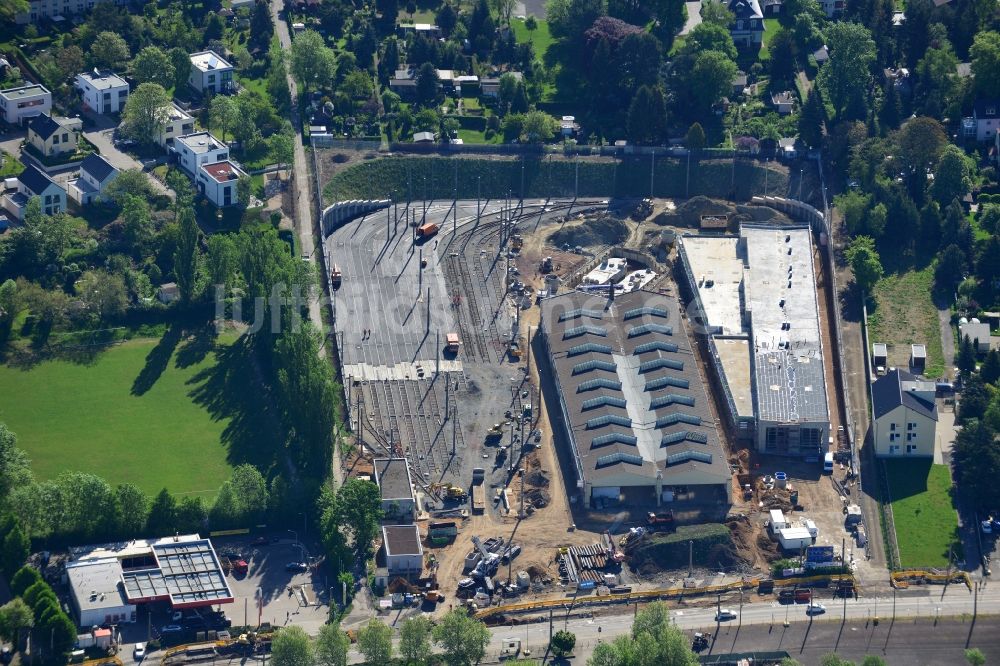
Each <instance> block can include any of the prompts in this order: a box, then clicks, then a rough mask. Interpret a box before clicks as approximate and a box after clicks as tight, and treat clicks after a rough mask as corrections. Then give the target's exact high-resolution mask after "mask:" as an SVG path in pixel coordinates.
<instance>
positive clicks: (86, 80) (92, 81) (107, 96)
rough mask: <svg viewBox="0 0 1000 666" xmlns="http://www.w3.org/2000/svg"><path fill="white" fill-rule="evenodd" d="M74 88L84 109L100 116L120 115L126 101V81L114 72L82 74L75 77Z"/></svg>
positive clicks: (95, 71) (127, 90)
mask: <svg viewBox="0 0 1000 666" xmlns="http://www.w3.org/2000/svg"><path fill="white" fill-rule="evenodd" d="M76 88H77V90H79V91H80V94H81V95H82V96H83V106H84V108H85V109H88V110H90V111H93V112H94V113H100V114H111V113H121V112H122V109H124V108H125V102H127V101H128V93H129V86H128V81H126V80H125V79H123V78H121V77H120V76H118V75H117V74H115V73H114V72H100V71H98V70H96V69H95V70H94V71H92V72H84V73H82V74H77V75H76Z"/></svg>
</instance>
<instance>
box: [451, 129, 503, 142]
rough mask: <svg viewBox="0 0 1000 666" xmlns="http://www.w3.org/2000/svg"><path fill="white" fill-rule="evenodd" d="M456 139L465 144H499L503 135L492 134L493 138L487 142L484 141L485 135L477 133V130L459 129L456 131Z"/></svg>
mask: <svg viewBox="0 0 1000 666" xmlns="http://www.w3.org/2000/svg"><path fill="white" fill-rule="evenodd" d="M458 138H459V139H461V140H462V141H464V142H465V143H500V140H501V139H502V138H503V135H502V134H500V133H497V134H494V135H493V138H491V139H490V140H489V141H487V140H486V133H485V132H479V131H477V130H469V129H460V130H458Z"/></svg>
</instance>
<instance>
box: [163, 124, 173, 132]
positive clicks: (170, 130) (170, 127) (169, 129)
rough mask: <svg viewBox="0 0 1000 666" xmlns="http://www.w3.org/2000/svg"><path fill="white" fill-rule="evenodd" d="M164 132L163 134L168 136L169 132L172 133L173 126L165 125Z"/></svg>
mask: <svg viewBox="0 0 1000 666" xmlns="http://www.w3.org/2000/svg"><path fill="white" fill-rule="evenodd" d="M164 131H165V132H166V133H167V134H170V133H171V132H173V131H174V127H173V125H167V129H166V130H164Z"/></svg>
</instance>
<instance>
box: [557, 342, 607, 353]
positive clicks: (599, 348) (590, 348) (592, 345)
mask: <svg viewBox="0 0 1000 666" xmlns="http://www.w3.org/2000/svg"><path fill="white" fill-rule="evenodd" d="M589 352H594V353H595V354H610V353H611V347H609V346H608V345H599V344H597V343H596V342H588V343H586V344H582V345H577V346H575V347H570V348H569V351H567V352H566V354H567V355H568V356H579V355H580V354H587V353H589Z"/></svg>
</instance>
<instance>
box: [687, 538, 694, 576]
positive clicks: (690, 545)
mask: <svg viewBox="0 0 1000 666" xmlns="http://www.w3.org/2000/svg"><path fill="white" fill-rule="evenodd" d="M693 572H694V541H693V540H692V541H688V578H690V577H691V576H693V575H694V573H693Z"/></svg>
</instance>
